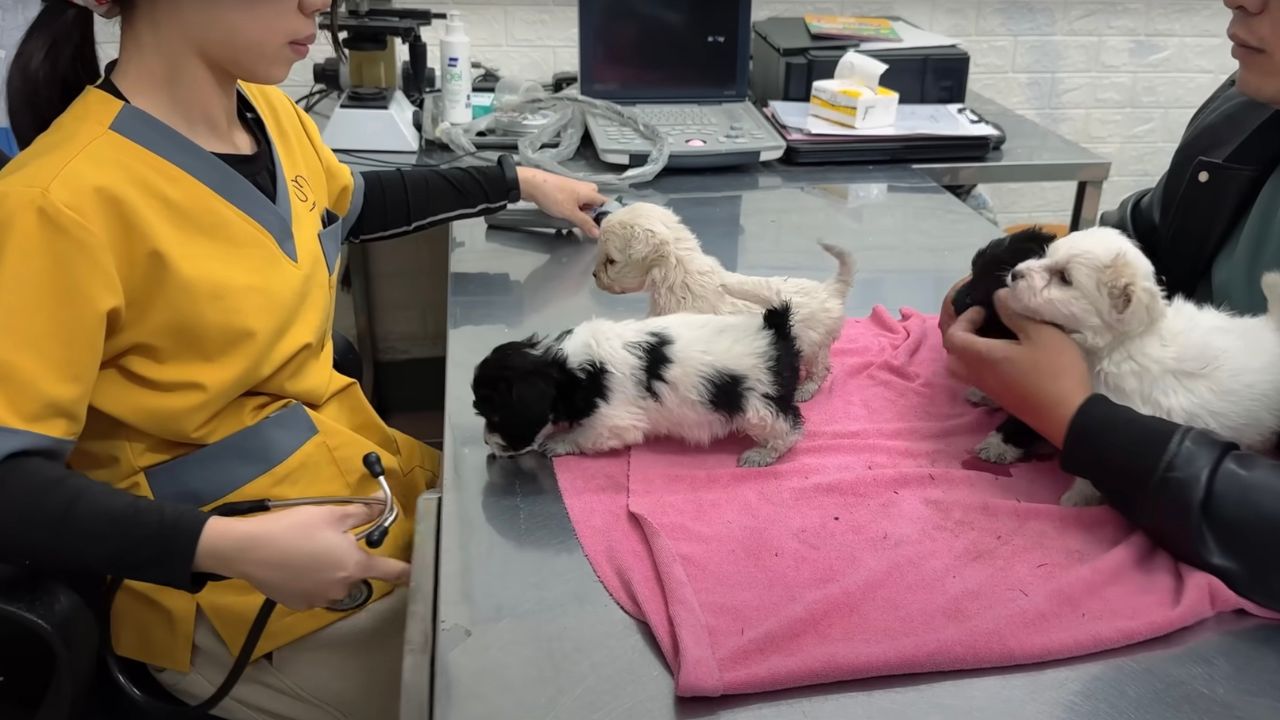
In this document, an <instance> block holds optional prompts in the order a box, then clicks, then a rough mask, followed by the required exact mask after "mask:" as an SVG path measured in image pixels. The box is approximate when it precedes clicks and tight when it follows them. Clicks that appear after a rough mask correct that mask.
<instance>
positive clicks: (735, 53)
mask: <svg viewBox="0 0 1280 720" xmlns="http://www.w3.org/2000/svg"><path fill="white" fill-rule="evenodd" d="M578 12H579V17H580V20H579V38H578V41H579V44H580V47H581V71H580V73H579V75H580V76H581V83H582V94H583V95H586V96H588V97H594V98H600V99H603V100H621V101H626V100H634V101H643V100H703V99H705V100H714V99H717V98H724V99H730V98H735V97H743V98H745V97H746V94H747V77H746V76H747V73H746V68H747V56H748V52H749V50H748V47H747V42H748V36H747V33H748V31H749V30H748V28H749V25H750V21H751V17H750V15H751V0H581V1H580V2H579V9H578Z"/></svg>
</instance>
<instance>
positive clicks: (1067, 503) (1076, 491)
mask: <svg viewBox="0 0 1280 720" xmlns="http://www.w3.org/2000/svg"><path fill="white" fill-rule="evenodd" d="M1105 502H1106V500H1105V498H1103V497H1102V493H1100V492H1098V489H1097V488H1095V487H1094V486H1093V484H1092V483H1090V482H1089V481H1087V480H1081V479H1079V478H1077V479H1076V482H1075V484H1074V485H1072V486H1071V489H1069V490H1067V491H1066V492H1064V493H1062V497H1061V498H1059V499H1058V504H1059V505H1061V506H1062V507H1094V506H1096V505H1102V504H1104V503H1105Z"/></svg>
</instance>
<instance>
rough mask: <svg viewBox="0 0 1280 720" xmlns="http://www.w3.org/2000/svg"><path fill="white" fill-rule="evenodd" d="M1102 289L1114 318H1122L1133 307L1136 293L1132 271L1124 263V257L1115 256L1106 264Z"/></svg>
mask: <svg viewBox="0 0 1280 720" xmlns="http://www.w3.org/2000/svg"><path fill="white" fill-rule="evenodd" d="M1103 289H1104V290H1105V291H1106V293H1107V302H1108V303H1110V305H1111V312H1112V313H1115V315H1116V317H1122V316H1123V315H1124V314H1125V313H1126V312H1128V311H1129V308H1130V307H1132V306H1133V298H1134V295H1135V294H1136V292H1137V288H1136V283H1135V281H1134V277H1133V271H1132V269H1131V268H1130V267H1129V264H1128V263H1127V262H1125V257H1124V255H1119V254H1117V255H1116V256H1115V257H1113V258H1111V261H1110V262H1109V263H1107V267H1106V270H1105V271H1104V273H1103Z"/></svg>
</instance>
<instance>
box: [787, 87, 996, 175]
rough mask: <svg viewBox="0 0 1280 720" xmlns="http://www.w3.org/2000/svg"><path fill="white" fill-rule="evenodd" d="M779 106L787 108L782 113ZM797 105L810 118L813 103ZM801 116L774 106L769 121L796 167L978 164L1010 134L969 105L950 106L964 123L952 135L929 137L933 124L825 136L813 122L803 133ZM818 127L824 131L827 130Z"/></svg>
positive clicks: (925, 111)
mask: <svg viewBox="0 0 1280 720" xmlns="http://www.w3.org/2000/svg"><path fill="white" fill-rule="evenodd" d="M778 105H780V106H781V108H779V107H776V106H778ZM793 105H800V106H804V107H805V113H804V114H805V115H806V116H807V105H808V104H807V103H793ZM902 108H914V110H910V111H909V112H916V113H920V114H921V115H926V114H929V112H930V111H929V109H926V108H923V107H919V106H912V105H906V106H900V110H901V109H902ZM779 109H781V110H783V111H784V112H786V111H788V110H790V111H791V115H790V116H789V117H787V118H786V119H785V120H784V119H783V118H782V117H780V115H779ZM935 110H936V109H935ZM797 112H798V108H789V107H788V106H787V105H785V104H781V103H777V102H771V103H769V105H768V106H767V107H766V108H765V109H764V115H765V117H767V118H769V121H770V122H771V123H773V126H774V128H775V129H777V131H778V133H779V134H781V135H782V137H783V139H784V140H785V141H786V143H787V150H786V152H785V153H784V154H783V157H782V159H783V160H784V161H786V162H790V163H795V164H817V163H824V164H825V163H831V164H835V163H846V162H847V163H870V162H918V161H929V160H964V159H977V158H983V157H986V156H987V155H990V154H991V153H993V152H995V151H997V150H999V149H1000V148H1001V147H1003V145H1004V142H1005V140H1006V136H1005V132H1004V129H1003V128H1002V127H1000V125H999V124H997V123H993V122H991V121H989V120H987V119H986V118H985V117H983V116H982V114H981V113H979V112H977V111H976V110H974V109H972V108H970V107H968V106H964V105H959V106H948V112H949V113H950V114H952V115H954V116H955V117H956V118H957V120H956V122H957V123H962V124H960V125H958V129H957V130H956V131H955V132H950V133H949V132H945V130H946V129H945V128H944V129H939V130H934V131H929V130H928V127H927V126H928V123H922V124H921V125H920V126H917V125H913V124H911V123H905V126H906V127H902V128H900V127H898V126H896V125H895V127H894V128H875V129H867V130H855V129H853V128H842V127H840V126H837V130H838V132H833V133H819V132H812V131H810V129H809V126H808V123H807V122H806V127H805V128H803V129H802V128H797V127H795V125H797V124H799V118H798V116H797V115H796V113H797ZM824 122H825V121H824ZM818 127H819V128H823V126H822V125H821V124H818ZM823 129H825V128H823Z"/></svg>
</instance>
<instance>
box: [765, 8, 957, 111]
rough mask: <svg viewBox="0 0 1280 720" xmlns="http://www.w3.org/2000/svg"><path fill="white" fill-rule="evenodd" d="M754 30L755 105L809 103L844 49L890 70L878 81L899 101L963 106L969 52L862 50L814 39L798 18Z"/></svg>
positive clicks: (831, 73) (949, 49)
mask: <svg viewBox="0 0 1280 720" xmlns="http://www.w3.org/2000/svg"><path fill="white" fill-rule="evenodd" d="M890 19H891V20H895V21H898V22H907V21H904V20H902V18H897V17H892V18H890ZM753 29H754V33H753V35H752V39H751V94H752V95H753V96H754V99H755V102H756V103H757V104H759V105H764V103H765V102H767V101H769V100H799V101H808V100H809V90H810V88H811V87H812V86H813V82H814V81H815V80H826V79H829V78H831V77H833V76H834V75H835V71H836V63H838V62H840V58H841V57H843V56H844V54H845V52H846V51H848V50H858V52H860V53H862V54H864V55H870V56H871V57H873V58H876V59H877V60H879V61H881V62H883V63H885V64H886V65H888V66H889V68H888V69H887V70H885V72H884V75H882V76H881V77H880V83H881V84H882V85H884V86H885V87H888V88H892V89H893V90H895V91H896V92H897V93H898V96H899V102H902V103H962V102H965V91H966V89H967V86H968V84H969V53H967V52H965V51H964V50H963V49H962V48H960V47H957V46H954V45H953V46H949V47H931V48H907V49H903V48H880V47H877V48H875V49H870V50H863V49H860V48H859V47H858V45H859V43H858V41H857V40H847V39H832V38H821V37H814V36H813V35H811V34H809V27H808V26H807V25H806V24H805V21H804V18H799V17H774V18H768V19H766V20H761V21H759V22H757V23H755V25H754V26H753Z"/></svg>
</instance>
